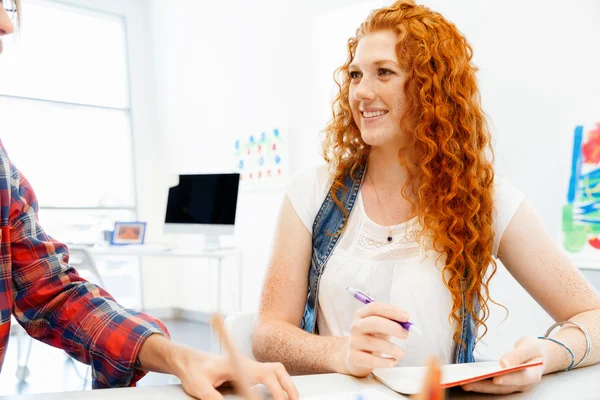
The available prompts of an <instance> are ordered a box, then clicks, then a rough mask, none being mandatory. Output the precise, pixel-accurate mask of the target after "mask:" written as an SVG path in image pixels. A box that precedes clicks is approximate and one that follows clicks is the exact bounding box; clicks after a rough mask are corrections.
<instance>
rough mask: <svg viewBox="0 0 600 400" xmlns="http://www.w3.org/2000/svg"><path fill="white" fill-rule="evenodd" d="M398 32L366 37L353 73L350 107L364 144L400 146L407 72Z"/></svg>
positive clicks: (359, 50) (363, 39) (372, 34)
mask: <svg viewBox="0 0 600 400" xmlns="http://www.w3.org/2000/svg"><path fill="white" fill-rule="evenodd" d="M396 41H397V35H396V34H395V33H394V32H393V31H379V32H375V33H370V34H368V35H365V36H363V37H362V38H361V39H360V41H359V42H358V45H357V47H356V54H355V56H354V60H352V63H351V64H350V65H349V67H348V73H349V75H350V96H349V101H350V108H351V110H352V116H353V118H354V121H355V123H356V125H357V126H358V129H359V130H360V134H361V136H362V139H363V140H364V142H365V143H367V144H369V145H371V146H384V145H395V146H397V147H399V146H401V145H402V143H403V138H404V135H403V133H402V130H401V129H400V119H401V118H402V115H403V114H404V110H405V95H404V81H405V79H406V75H405V72H404V71H403V70H402V69H401V68H400V65H399V64H398V59H397V57H396V48H395V47H396Z"/></svg>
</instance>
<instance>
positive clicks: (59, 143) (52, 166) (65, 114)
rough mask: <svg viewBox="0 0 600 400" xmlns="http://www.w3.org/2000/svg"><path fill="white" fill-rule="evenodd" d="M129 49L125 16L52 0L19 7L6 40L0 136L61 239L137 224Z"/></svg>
mask: <svg viewBox="0 0 600 400" xmlns="http://www.w3.org/2000/svg"><path fill="white" fill-rule="evenodd" d="M126 43H127V42H126V36H125V24H124V19H123V18H122V17H119V16H114V15H112V14H107V13H99V12H96V11H92V10H88V9H84V8H79V7H73V6H66V5H64V4H60V3H57V2H53V1H48V0H45V1H44V0H37V1H35V0H30V1H27V2H23V21H22V27H21V31H20V32H19V34H18V35H17V36H16V37H15V38H14V39H11V38H6V39H5V40H4V45H5V51H4V52H5V54H3V55H2V57H0V71H2V75H3V78H2V79H1V80H0V121H2V131H1V132H0V138H1V139H2V141H3V143H4V145H5V147H6V149H7V151H8V154H9V156H10V157H11V160H12V161H13V163H14V164H15V165H16V166H17V167H18V168H19V169H20V170H21V172H22V173H23V174H24V175H25V176H26V177H27V178H28V179H29V181H30V182H31V184H32V186H33V187H34V189H35V191H36V194H37V196H38V201H39V205H40V210H41V211H40V220H41V222H42V226H44V228H45V229H46V231H48V233H50V234H51V235H52V236H55V237H57V238H58V239H60V240H64V241H67V242H70V241H72V242H97V241H99V240H100V239H101V237H102V236H101V235H102V232H101V231H102V230H107V229H112V225H113V223H114V221H115V220H135V216H136V199H135V184H134V183H135V176H134V158H133V143H132V131H131V113H130V104H129V87H128V79H127V71H128V69H127V46H126Z"/></svg>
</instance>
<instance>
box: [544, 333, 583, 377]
mask: <svg viewBox="0 0 600 400" xmlns="http://www.w3.org/2000/svg"><path fill="white" fill-rule="evenodd" d="M538 339H544V340H549V341H551V342H554V343H556V344H559V345H561V346H562V347H564V348H565V349H567V351H568V352H569V354H570V355H571V365H569V367H568V368H567V369H565V370H563V371H570V370H571V369H572V368H573V364H575V355H574V354H573V352H572V351H571V349H570V348H568V347H567V346H565V345H564V344H562V342H559V341H558V340H556V339H552V338H549V337H547V336H538Z"/></svg>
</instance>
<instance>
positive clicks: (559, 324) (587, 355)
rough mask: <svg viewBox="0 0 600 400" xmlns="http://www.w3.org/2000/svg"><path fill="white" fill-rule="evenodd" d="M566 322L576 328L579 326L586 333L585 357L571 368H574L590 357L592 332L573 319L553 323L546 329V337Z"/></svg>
mask: <svg viewBox="0 0 600 400" xmlns="http://www.w3.org/2000/svg"><path fill="white" fill-rule="evenodd" d="M565 324H570V325H573V326H575V327H576V328H578V329H579V330H580V331H581V332H583V334H584V335H585V346H586V349H585V355H584V356H583V358H582V359H581V361H579V362H578V363H577V364H575V365H573V366H572V367H571V369H572V368H577V366H578V365H579V364H583V363H584V362H585V360H587V358H588V357H589V355H590V352H591V351H592V339H591V338H590V334H589V333H588V331H587V330H586V329H585V328H584V327H583V326H581V325H579V324H578V323H576V322H573V321H561V322H557V323H555V324H554V325H552V326H551V327H550V328H548V329H547V330H546V333H545V334H544V337H545V338H547V337H549V336H550V334H551V333H552V331H553V330H554V329H555V328H556V327H558V326H560V327H562V326H563V325H565Z"/></svg>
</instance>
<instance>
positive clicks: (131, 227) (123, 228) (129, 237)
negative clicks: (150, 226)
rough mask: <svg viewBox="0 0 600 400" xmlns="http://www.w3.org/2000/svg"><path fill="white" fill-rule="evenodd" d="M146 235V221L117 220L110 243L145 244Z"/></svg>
mask: <svg viewBox="0 0 600 400" xmlns="http://www.w3.org/2000/svg"><path fill="white" fill-rule="evenodd" d="M145 235H146V223H145V222H115V229H114V230H113V234H112V236H111V238H110V244H111V245H123V244H144V236H145Z"/></svg>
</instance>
